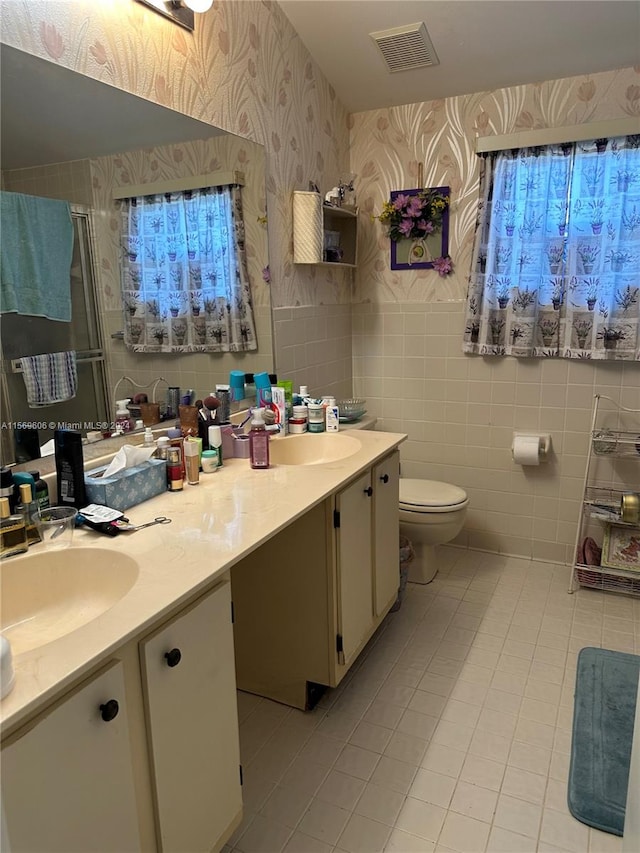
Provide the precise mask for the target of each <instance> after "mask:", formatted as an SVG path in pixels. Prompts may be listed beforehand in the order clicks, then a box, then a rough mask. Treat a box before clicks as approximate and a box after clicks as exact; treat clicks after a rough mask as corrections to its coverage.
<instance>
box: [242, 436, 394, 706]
mask: <svg viewBox="0 0 640 853" xmlns="http://www.w3.org/2000/svg"><path fill="white" fill-rule="evenodd" d="M398 471H399V453H398V451H397V450H395V451H393V452H392V453H390V454H388V455H387V456H386V457H384V458H383V459H382V460H381V461H380V462H378V463H376V464H375V465H373V466H372V467H371V468H370V469H368V470H367V471H365V472H364V473H363V474H361V475H360V476H358V477H357V478H356V479H355V480H353V481H352V482H351V483H349V484H348V485H347V486H345V487H344V488H343V489H341V490H339V491H338V492H337V493H336V494H335V495H333V496H332V497H330V498H328V499H327V500H325V501H324V502H323V503H322V504H319V505H318V506H316V507H314V508H312V509H311V510H309V511H308V512H306V513H305V514H304V515H303V516H301V517H300V518H299V519H297V520H296V521H294V522H292V523H291V524H290V525H289V526H288V527H287V528H286V529H285V530H284V531H282V532H281V533H278V534H276V535H275V536H274V537H272V538H271V539H269V540H268V541H267V542H265V543H264V544H263V545H262V546H260V548H258V549H257V550H256V551H254V552H253V553H252V554H250V555H249V556H248V557H245V558H244V559H243V560H241V561H240V562H239V563H237V564H236V565H235V566H234V567H233V569H232V570H231V583H232V593H233V602H234V608H235V624H234V639H235V650H236V678H237V682H238V687H239V688H240V689H242V690H247V691H248V692H250V693H256V694H259V695H261V696H267V697H269V698H271V699H275V700H277V701H279V702H284V703H285V704H289V705H293V706H294V707H297V708H309V707H311V706H313V704H314V703H315V701H316V700H317V697H318V695H319V693H320V691H321V689H322V687H323V686H329V687H335V686H337V685H338V684H339V683H340V681H341V680H342V678H343V676H344V674H345V673H346V672H347V671H348V669H349V667H350V666H351V665H352V664H353V662H354V661H355V659H356V658H357V656H358V655H359V654H360V652H361V651H362V649H363V648H364V646H365V644H366V643H367V641H368V640H369V639H370V637H371V636H372V634H373V633H374V631H375V630H376V628H377V627H378V625H379V624H380V622H381V621H382V619H383V618H384V617H385V615H386V614H387V613H388V611H389V608H390V607H391V605H392V604H393V603H394V601H395V599H396V595H397V591H398V584H399V522H398Z"/></svg>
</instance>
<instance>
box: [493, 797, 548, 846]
mask: <svg viewBox="0 0 640 853" xmlns="http://www.w3.org/2000/svg"><path fill="white" fill-rule="evenodd" d="M541 817H542V807H541V806H539V805H535V804H534V803H527V802H525V801H524V800H518V799H516V798H515V797H510V796H508V795H507V794H500V796H499V797H498V805H497V806H496V813H495V817H494V819H493V822H494V824H495V825H496V826H500V827H502V829H509V830H511V832H517V833H518V834H520V835H527V836H529V838H537V837H538V831H539V829H540V818H541Z"/></svg>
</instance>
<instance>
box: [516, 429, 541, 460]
mask: <svg viewBox="0 0 640 853" xmlns="http://www.w3.org/2000/svg"><path fill="white" fill-rule="evenodd" d="M535 441H537V458H536V459H535V460H534V459H531V458H530V456H529V454H528V453H527V449H528V448H531V446H532V444H534V442H535ZM534 446H535V445H534ZM550 455H551V436H550V434H549V433H546V432H545V433H522V432H514V434H513V442H512V444H511V456H512V458H513V461H514V462H515V463H516V464H517V465H539V464H540V463H541V462H546V461H547V460H548V459H549V456H550Z"/></svg>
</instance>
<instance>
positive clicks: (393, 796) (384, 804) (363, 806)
mask: <svg viewBox="0 0 640 853" xmlns="http://www.w3.org/2000/svg"><path fill="white" fill-rule="evenodd" d="M404 800H405V796H404V794H401V793H399V792H395V791H390V790H389V789H388V788H383V787H381V786H380V785H375V784H373V783H371V782H370V783H369V784H368V785H366V786H365V789H364V791H363V792H362V796H361V797H360V799H359V800H358V803H357V805H356V806H355V808H354V812H355V813H356V814H359V815H362V816H363V817H368V818H371V820H377V821H379V822H380V823H384V824H386V825H387V826H393V825H394V823H395V822H396V818H397V817H398V815H399V814H400V809H401V808H402V806H403V804H404Z"/></svg>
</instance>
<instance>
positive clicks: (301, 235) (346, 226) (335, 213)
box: [293, 190, 358, 269]
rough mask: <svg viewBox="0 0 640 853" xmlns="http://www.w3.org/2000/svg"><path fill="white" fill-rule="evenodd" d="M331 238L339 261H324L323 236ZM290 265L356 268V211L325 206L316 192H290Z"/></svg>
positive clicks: (324, 244) (356, 209) (355, 208)
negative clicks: (291, 218) (337, 250)
mask: <svg viewBox="0 0 640 853" xmlns="http://www.w3.org/2000/svg"><path fill="white" fill-rule="evenodd" d="M329 234H331V235H334V239H335V240H336V241H337V242H338V246H339V248H340V252H341V259H340V260H336V261H327V259H326V250H325V246H326V235H329ZM293 262H294V263H295V264H316V265H321V266H327V267H334V268H335V267H343V268H344V267H346V268H347V269H355V267H356V266H357V263H358V208H357V207H354V208H351V207H335V206H334V205H330V204H325V203H324V202H323V201H322V197H321V195H320V194H319V193H316V192H303V191H301V190H295V191H294V193H293Z"/></svg>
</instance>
